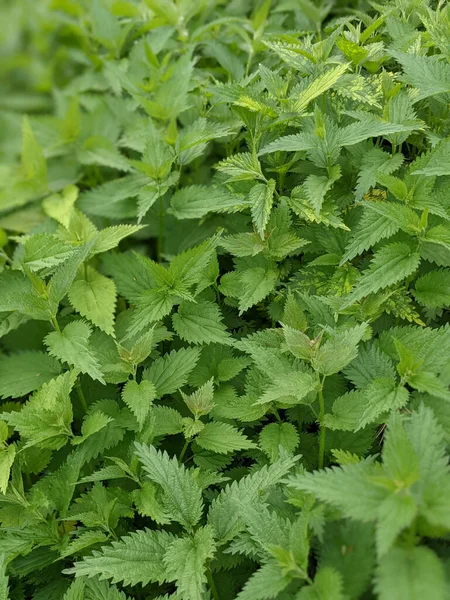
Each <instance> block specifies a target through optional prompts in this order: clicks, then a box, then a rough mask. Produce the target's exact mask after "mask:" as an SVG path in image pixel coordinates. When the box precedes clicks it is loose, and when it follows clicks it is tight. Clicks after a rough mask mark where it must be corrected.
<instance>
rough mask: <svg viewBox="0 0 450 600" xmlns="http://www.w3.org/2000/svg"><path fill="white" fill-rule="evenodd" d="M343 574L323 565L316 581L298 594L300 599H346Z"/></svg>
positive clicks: (315, 578)
mask: <svg viewBox="0 0 450 600" xmlns="http://www.w3.org/2000/svg"><path fill="white" fill-rule="evenodd" d="M342 583H343V582H342V575H341V574H340V573H339V572H338V571H336V570H335V569H332V568H331V567H322V568H321V569H319V570H318V571H317V573H316V576H315V577H314V583H313V584H312V585H310V586H308V587H304V588H302V589H301V590H300V593H299V594H297V599H298V600H321V599H322V598H327V600H344V598H345V596H344V590H343V585H342Z"/></svg>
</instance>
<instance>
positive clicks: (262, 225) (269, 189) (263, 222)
mask: <svg viewBox="0 0 450 600" xmlns="http://www.w3.org/2000/svg"><path fill="white" fill-rule="evenodd" d="M274 191H275V180H274V179H269V181H268V182H267V184H265V183H257V184H256V185H254V186H253V187H252V189H251V190H250V193H249V195H248V200H249V204H250V207H251V213H252V219H253V224H254V226H255V228H256V231H257V232H258V233H259V235H260V237H261V239H264V232H265V229H266V226H267V223H268V221H269V217H270V212H271V210H272V203H273V193H274Z"/></svg>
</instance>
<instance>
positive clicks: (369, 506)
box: [288, 462, 386, 521]
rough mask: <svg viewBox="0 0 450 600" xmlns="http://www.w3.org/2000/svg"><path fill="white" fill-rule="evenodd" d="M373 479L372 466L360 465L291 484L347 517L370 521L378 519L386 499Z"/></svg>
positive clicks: (301, 478) (298, 477) (301, 477)
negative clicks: (380, 507)
mask: <svg viewBox="0 0 450 600" xmlns="http://www.w3.org/2000/svg"><path fill="white" fill-rule="evenodd" d="M371 477H372V468H371V465H370V463H368V462H360V463H357V464H353V465H345V466H343V467H339V468H337V467H332V468H331V469H324V470H320V471H314V472H313V473H305V474H304V475H296V476H292V477H290V478H289V481H288V483H289V485H290V486H292V487H293V488H295V489H297V490H302V491H303V492H307V493H309V494H312V495H313V496H315V497H316V498H318V499H319V500H321V501H322V502H326V503H328V504H331V505H332V506H334V507H336V508H338V509H340V510H341V511H342V512H343V514H344V515H345V516H347V517H350V518H353V519H358V520H361V521H370V520H374V519H375V518H376V513H377V510H378V507H379V505H380V504H381V502H382V501H383V500H384V498H385V496H386V494H385V492H384V491H383V489H382V488H381V487H380V488H377V487H375V486H374V485H373V484H372V483H371ZM355 498H357V499H358V501H357V502H355Z"/></svg>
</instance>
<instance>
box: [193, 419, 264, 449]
mask: <svg viewBox="0 0 450 600" xmlns="http://www.w3.org/2000/svg"><path fill="white" fill-rule="evenodd" d="M195 441H196V443H197V444H198V445H199V446H200V447H202V448H205V450H211V451H212V452H217V453H219V454H228V453H229V452H234V451H236V450H244V449H248V448H254V447H255V445H254V444H253V442H251V441H250V440H249V439H248V438H247V437H246V436H245V435H244V434H243V433H241V432H240V431H239V430H238V429H236V428H235V427H233V426H232V425H229V424H228V423H220V422H216V423H213V422H212V423H207V424H206V425H205V426H204V427H203V429H202V430H201V431H200V433H199V434H198V435H197V437H196V438H195Z"/></svg>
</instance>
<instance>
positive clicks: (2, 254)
mask: <svg viewBox="0 0 450 600" xmlns="http://www.w3.org/2000/svg"><path fill="white" fill-rule="evenodd" d="M0 256H3V258H4V259H5V261H6V263H7V264H9V265H12V264H13V261H12V260H11V259H10V258H9V256H8V255H7V254H6V252H4V251H3V250H0Z"/></svg>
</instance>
